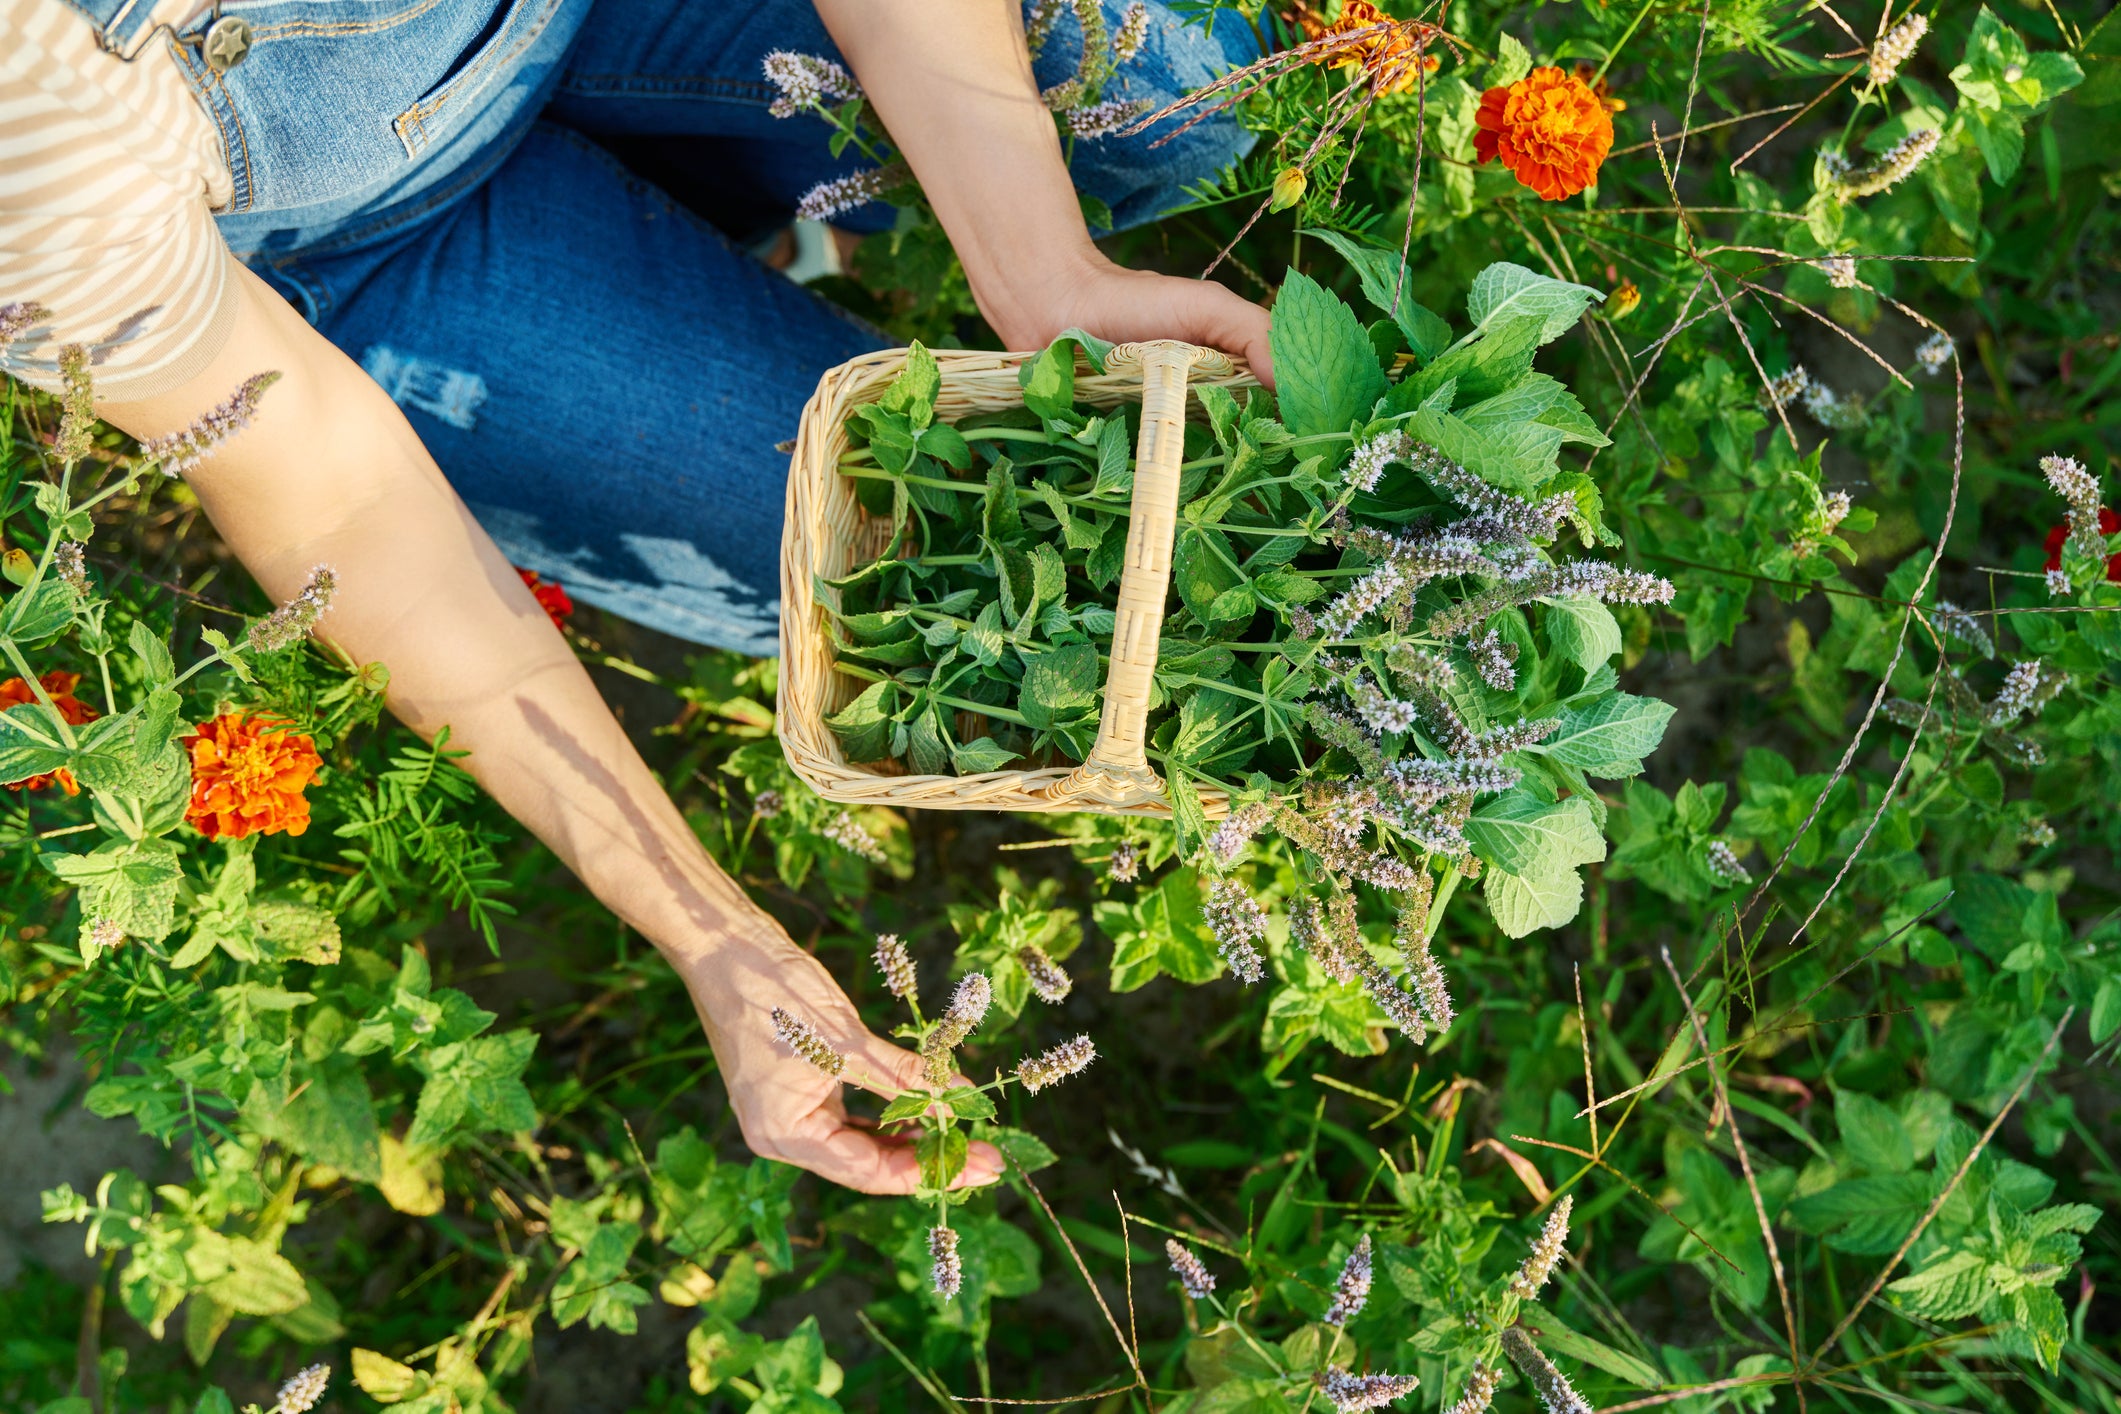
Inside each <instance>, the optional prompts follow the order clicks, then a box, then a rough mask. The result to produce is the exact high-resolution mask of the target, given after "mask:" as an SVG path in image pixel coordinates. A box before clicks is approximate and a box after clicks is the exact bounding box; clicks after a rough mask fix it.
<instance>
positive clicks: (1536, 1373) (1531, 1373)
mask: <svg viewBox="0 0 2121 1414" xmlns="http://www.w3.org/2000/svg"><path fill="white" fill-rule="evenodd" d="M1502 1353H1503V1354H1505V1355H1507V1356H1509V1357H1510V1363H1511V1364H1512V1365H1515V1366H1516V1367H1517V1373H1519V1374H1520V1375H1523V1376H1524V1377H1525V1382H1526V1383H1528V1384H1530V1385H1531V1386H1532V1388H1533V1390H1534V1391H1536V1392H1537V1393H1538V1395H1539V1402H1540V1403H1542V1404H1544V1405H1545V1406H1546V1407H1547V1414H1596V1411H1594V1410H1593V1409H1592V1408H1591V1404H1590V1401H1589V1400H1587V1399H1585V1398H1584V1397H1583V1396H1582V1395H1580V1394H1578V1393H1577V1392H1576V1387H1575V1386H1574V1385H1571V1384H1570V1383H1569V1381H1568V1377H1567V1376H1566V1375H1564V1374H1562V1373H1561V1371H1559V1370H1557V1369H1555V1368H1554V1362H1553V1361H1551V1360H1549V1359H1547V1357H1546V1356H1545V1355H1543V1354H1541V1353H1540V1350H1539V1347H1538V1346H1536V1345H1534V1344H1532V1337H1530V1336H1529V1335H1526V1334H1525V1330H1524V1327H1523V1326H1511V1327H1509V1328H1507V1329H1506V1330H1504V1331H1503V1333H1502Z"/></svg>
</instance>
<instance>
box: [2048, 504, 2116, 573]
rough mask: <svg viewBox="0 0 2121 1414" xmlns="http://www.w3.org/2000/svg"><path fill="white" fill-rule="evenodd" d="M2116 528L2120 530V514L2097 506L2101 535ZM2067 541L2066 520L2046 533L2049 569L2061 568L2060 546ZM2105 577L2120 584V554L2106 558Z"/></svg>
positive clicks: (2110, 533) (2107, 533) (2067, 527)
mask: <svg viewBox="0 0 2121 1414" xmlns="http://www.w3.org/2000/svg"><path fill="white" fill-rule="evenodd" d="M2117 530H2121V514H2116V513H2115V512H2113V511H2110V510H2108V509H2107V508H2106V507H2105V506H2101V507H2099V533H2100V534H2101V535H2112V534H2113V533H2114V532H2115V531H2117ZM2068 542H2069V525H2068V524H2067V523H2066V522H2065V523H2064V524H2062V525H2058V526H2056V527H2055V528H2054V529H2053V530H2050V531H2049V532H2048V533H2047V565H2046V568H2048V569H2051V570H2058V569H2061V568H2062V547H2063V546H2064V545H2065V544H2067V543H2068ZM2106 577H2107V578H2108V579H2109V580H2111V581H2113V582H2114V583H2115V584H2121V554H2117V555H2112V556H2109V557H2108V558H2107V561H2106Z"/></svg>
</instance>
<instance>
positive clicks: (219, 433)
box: [139, 373, 280, 476]
mask: <svg viewBox="0 0 2121 1414" xmlns="http://www.w3.org/2000/svg"><path fill="white" fill-rule="evenodd" d="M279 381H280V375H279V374H277V373H258V374H253V375H252V376H251V377H249V378H246V379H245V380H244V381H243V385H242V386H241V387H239V388H237V389H236V391H235V393H234V394H233V395H232V396H230V398H229V400H228V401H227V402H225V403H223V404H221V406H219V407H217V408H215V409H214V410H213V411H212V412H209V413H207V414H206V415H205V416H204V417H201V418H200V419H199V420H198V421H197V422H194V423H193V424H192V425H191V426H189V427H186V428H183V429H182V430H180V431H176V432H172V433H170V434H169V435H168V436H167V437H150V438H148V440H146V441H145V442H142V443H141V444H140V457H139V459H140V460H141V461H143V462H153V463H154V464H156V465H157V466H159V467H161V469H162V473H163V475H165V476H182V475H184V474H185V473H186V472H188V471H190V470H192V469H193V468H194V467H196V466H198V465H199V463H200V462H203V461H205V460H206V457H207V454H208V453H209V452H211V451H213V449H214V448H216V447H218V446H220V445H221V444H222V443H223V442H226V441H227V440H228V439H229V438H231V437H233V436H235V435H236V434H237V433H238V432H241V431H242V430H243V429H244V428H246V427H248V426H250V420H251V419H252V418H253V417H256V416H257V415H258V400H259V399H260V398H261V397H263V396H264V393H265V390H266V389H267V388H270V387H271V386H272V385H273V384H275V383H277V382H279Z"/></svg>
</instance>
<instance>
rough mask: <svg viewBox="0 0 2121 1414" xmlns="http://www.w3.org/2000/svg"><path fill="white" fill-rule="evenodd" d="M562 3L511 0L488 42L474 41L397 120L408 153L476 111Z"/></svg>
mask: <svg viewBox="0 0 2121 1414" xmlns="http://www.w3.org/2000/svg"><path fill="white" fill-rule="evenodd" d="M562 3H563V0H511V3H510V4H509V6H508V8H507V10H506V11H505V12H504V13H503V14H502V15H501V16H500V18H499V22H498V23H497V24H495V25H493V26H492V27H491V30H490V31H489V34H488V37H487V38H486V40H485V42H484V43H483V44H476V45H474V47H473V48H472V49H471V50H470V51H468V53H467V54H466V56H465V57H464V59H463V61H462V62H461V63H459V64H458V65H457V66H456V67H455V68H453V69H452V70H450V72H449V73H448V74H447V75H446V76H445V77H444V78H443V79H442V81H441V82H440V83H437V84H436V85H435V86H434V87H433V88H431V89H429V90H428V91H427V92H425V93H423V94H421V95H420V97H419V99H418V100H417V101H416V102H415V103H413V105H412V106H411V107H409V108H407V109H405V110H404V111H403V112H402V113H400V114H398V116H397V117H396V118H395V119H394V120H392V122H391V129H392V131H394V132H395V133H397V135H398V141H399V142H401V143H403V144H404V145H405V155H406V156H407V157H412V158H417V157H418V156H419V155H420V154H421V153H422V152H424V151H426V150H427V148H428V146H429V145H430V144H431V143H433V142H435V141H437V140H439V139H441V138H443V137H446V136H447V135H448V134H449V133H450V132H451V131H452V130H453V129H454V128H455V127H456V126H457V125H458V124H459V123H461V122H462V121H463V118H464V116H465V115H466V114H467V113H473V112H476V111H477V109H478V103H479V98H480V96H481V95H482V94H484V93H485V92H486V90H487V89H488V88H490V87H491V86H492V85H493V84H494V82H495V81H496V80H499V79H503V78H505V77H507V76H508V75H509V74H511V73H512V72H513V71H514V69H515V67H516V65H515V62H514V61H515V60H517V59H518V58H520V57H521V56H522V55H523V53H524V51H526V50H528V49H529V48H530V46H531V45H532V44H533V43H535V42H536V40H537V38H538V36H539V35H541V34H543V33H544V32H545V26H546V25H548V24H550V23H551V22H552V17H553V16H554V15H555V14H557V13H558V12H559V9H560V6H561V4H562Z"/></svg>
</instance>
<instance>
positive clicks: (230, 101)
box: [210, 70, 258, 211]
mask: <svg viewBox="0 0 2121 1414" xmlns="http://www.w3.org/2000/svg"><path fill="white" fill-rule="evenodd" d="M210 71H211V72H213V75H214V88H215V90H216V91H218V92H219V93H220V95H221V101H222V102H223V103H225V104H227V105H228V120H229V121H230V122H231V123H234V124H235V125H236V146H238V147H240V148H241V149H242V150H243V177H244V180H243V201H242V204H241V205H240V206H239V205H237V204H236V203H235V202H233V201H232V202H230V203H229V207H230V209H231V210H236V211H248V210H250V209H251V207H253V206H255V205H257V203H258V184H257V182H256V181H254V180H253V179H252V177H251V167H250V139H249V138H248V137H247V136H245V135H244V132H243V115H242V114H241V113H239V112H237V111H236V99H235V95H234V94H232V93H230V92H229V91H228V86H227V85H226V84H225V83H223V82H222V80H223V79H224V78H226V77H227V75H226V74H224V73H221V72H219V71H214V70H210Z"/></svg>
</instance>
